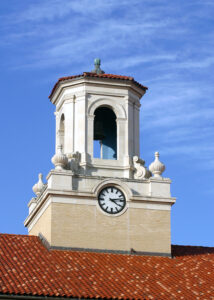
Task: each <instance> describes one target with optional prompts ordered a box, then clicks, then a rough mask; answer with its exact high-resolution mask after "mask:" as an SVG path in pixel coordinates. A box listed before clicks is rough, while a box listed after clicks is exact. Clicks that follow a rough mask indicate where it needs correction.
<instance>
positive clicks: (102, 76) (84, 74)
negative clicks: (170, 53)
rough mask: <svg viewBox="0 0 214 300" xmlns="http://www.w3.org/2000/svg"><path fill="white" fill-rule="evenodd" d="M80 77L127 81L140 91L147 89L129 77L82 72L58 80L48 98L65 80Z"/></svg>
mask: <svg viewBox="0 0 214 300" xmlns="http://www.w3.org/2000/svg"><path fill="white" fill-rule="evenodd" d="M81 77H83V78H86V77H97V78H107V79H117V80H129V81H132V82H134V84H135V85H137V86H139V87H140V88H141V89H143V90H145V91H146V90H147V89H148V88H147V87H146V86H144V85H142V84H140V83H139V82H137V81H135V80H134V78H133V77H130V76H123V75H114V74H96V73H91V72H84V73H83V74H80V75H73V76H67V77H61V78H59V79H58V81H57V82H56V84H55V85H54V87H53V89H52V91H51V93H50V95H49V98H51V97H52V96H53V94H54V92H55V90H56V88H57V87H58V85H59V83H60V82H62V81H66V80H72V79H77V78H81Z"/></svg>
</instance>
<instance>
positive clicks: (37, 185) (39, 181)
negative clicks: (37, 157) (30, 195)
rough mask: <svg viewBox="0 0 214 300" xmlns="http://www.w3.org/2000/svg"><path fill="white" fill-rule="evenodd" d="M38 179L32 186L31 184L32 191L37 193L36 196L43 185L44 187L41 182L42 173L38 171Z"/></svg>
mask: <svg viewBox="0 0 214 300" xmlns="http://www.w3.org/2000/svg"><path fill="white" fill-rule="evenodd" d="M38 177H39V180H38V182H37V183H36V184H34V186H33V188H32V189H33V192H34V193H35V194H36V195H37V196H39V195H40V194H41V191H42V189H43V187H44V183H43V181H42V177H43V176H42V173H39V176H38Z"/></svg>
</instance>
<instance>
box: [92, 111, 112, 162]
mask: <svg viewBox="0 0 214 300" xmlns="http://www.w3.org/2000/svg"><path fill="white" fill-rule="evenodd" d="M94 157H95V158H101V159H117V126H116V115H115V113H114V112H113V111H112V110H111V109H110V108H108V107H99V108H97V109H96V110H95V118H94Z"/></svg>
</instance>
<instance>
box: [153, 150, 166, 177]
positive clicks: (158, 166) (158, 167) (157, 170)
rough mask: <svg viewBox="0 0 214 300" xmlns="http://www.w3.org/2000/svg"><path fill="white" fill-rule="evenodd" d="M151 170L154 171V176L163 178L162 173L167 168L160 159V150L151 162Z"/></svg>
mask: <svg viewBox="0 0 214 300" xmlns="http://www.w3.org/2000/svg"><path fill="white" fill-rule="evenodd" d="M149 170H150V171H151V172H152V174H153V175H154V177H156V178H162V176H161V174H162V173H163V172H164V170H165V165H164V164H163V163H162V162H160V160H159V152H155V160H154V161H153V162H152V163H151V164H150V166H149Z"/></svg>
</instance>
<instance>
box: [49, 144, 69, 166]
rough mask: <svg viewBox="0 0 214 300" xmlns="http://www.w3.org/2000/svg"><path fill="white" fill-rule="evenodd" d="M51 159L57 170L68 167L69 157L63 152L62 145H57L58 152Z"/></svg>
mask: <svg viewBox="0 0 214 300" xmlns="http://www.w3.org/2000/svg"><path fill="white" fill-rule="evenodd" d="M51 161H52V163H53V164H54V165H55V169H56V170H63V169H65V168H66V165H67V163H68V158H67V156H66V155H65V154H63V153H62V145H59V146H58V147H57V153H56V154H55V155H54V156H53V157H52V159H51Z"/></svg>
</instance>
